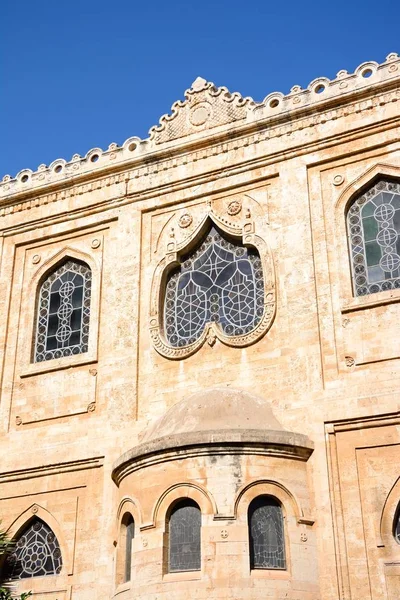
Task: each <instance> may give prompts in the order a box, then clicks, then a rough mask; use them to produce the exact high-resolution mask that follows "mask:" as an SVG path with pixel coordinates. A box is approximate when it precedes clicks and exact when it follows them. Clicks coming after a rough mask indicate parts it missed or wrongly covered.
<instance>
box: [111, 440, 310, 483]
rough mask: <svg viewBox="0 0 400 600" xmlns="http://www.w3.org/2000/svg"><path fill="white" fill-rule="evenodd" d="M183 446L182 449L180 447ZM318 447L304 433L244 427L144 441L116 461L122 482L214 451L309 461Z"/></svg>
mask: <svg viewBox="0 0 400 600" xmlns="http://www.w3.org/2000/svg"><path fill="white" fill-rule="evenodd" d="M177 448H179V453H177V451H176V449H177ZM313 449H314V445H313V443H312V442H311V441H310V439H309V438H308V437H307V436H306V435H303V434H300V433H293V432H291V431H283V430H281V431H272V430H265V431H263V430H261V429H243V430H242V431H238V430H237V429H234V430H226V431H220V430H215V431H200V432H188V433H179V434H174V435H168V436H163V437H160V438H158V439H156V440H153V441H149V442H144V443H142V444H139V445H138V446H136V447H134V448H132V449H131V450H129V451H128V452H125V454H123V455H122V456H121V457H120V458H119V459H118V460H117V461H116V462H115V463H114V465H113V472H112V478H113V480H114V482H115V483H116V484H117V485H118V486H119V484H120V483H121V481H122V480H123V479H124V478H125V477H127V476H128V475H129V474H131V473H134V472H135V471H137V470H139V469H145V468H149V467H151V466H153V465H157V464H161V463H165V462H171V461H175V460H181V459H182V458H196V457H199V456H208V455H209V454H210V452H212V453H213V454H223V455H227V454H231V455H240V456H241V455H243V454H258V455H262V456H274V457H279V458H289V459H295V460H300V461H304V462H306V461H307V460H308V458H309V457H310V455H311V454H312V452H313Z"/></svg>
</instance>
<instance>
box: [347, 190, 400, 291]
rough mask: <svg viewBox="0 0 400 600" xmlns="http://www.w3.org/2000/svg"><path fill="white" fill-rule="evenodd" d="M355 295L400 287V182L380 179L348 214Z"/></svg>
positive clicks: (355, 202)
mask: <svg viewBox="0 0 400 600" xmlns="http://www.w3.org/2000/svg"><path fill="white" fill-rule="evenodd" d="M347 230H348V236H349V243H350V253H351V266H352V276H353V287H354V295H355V296H366V295H367V294H375V293H376V292H381V291H385V290H391V289H394V288H400V183H395V182H392V181H385V180H380V181H378V182H377V183H376V184H375V185H373V186H372V187H371V188H370V189H369V190H367V191H366V192H365V193H364V194H362V195H360V196H359V197H358V198H356V200H355V201H354V202H353V203H352V205H351V206H350V208H349V211H348V213H347Z"/></svg>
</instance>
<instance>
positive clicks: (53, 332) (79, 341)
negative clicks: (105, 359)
mask: <svg viewBox="0 0 400 600" xmlns="http://www.w3.org/2000/svg"><path fill="white" fill-rule="evenodd" d="M91 287H92V273H91V270H90V268H89V267H88V266H87V265H85V264H83V263H79V262H75V261H72V260H68V261H67V262H65V263H64V264H63V265H61V266H59V267H58V268H57V269H56V270H55V271H53V272H52V273H51V274H50V275H49V276H48V277H47V279H45V281H44V282H43V283H42V285H41V288H40V293H39V303H38V309H37V310H38V317H37V331H36V344H35V362H41V361H44V360H51V359H52V358H61V357H62V356H71V355H72V354H80V353H81V352H87V350H88V343H89V318H90V293H91Z"/></svg>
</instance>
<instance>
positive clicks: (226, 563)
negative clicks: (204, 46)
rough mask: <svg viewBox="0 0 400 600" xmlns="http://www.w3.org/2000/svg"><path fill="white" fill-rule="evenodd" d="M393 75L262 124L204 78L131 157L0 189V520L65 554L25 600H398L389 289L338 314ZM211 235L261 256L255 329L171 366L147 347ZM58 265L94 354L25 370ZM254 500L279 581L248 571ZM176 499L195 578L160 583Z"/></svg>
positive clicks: (398, 494)
mask: <svg viewBox="0 0 400 600" xmlns="http://www.w3.org/2000/svg"><path fill="white" fill-rule="evenodd" d="M399 67H400V60H399V58H398V56H397V55H396V54H391V55H389V56H388V57H387V59H386V61H384V62H383V63H382V64H379V65H378V64H377V63H374V62H369V63H364V64H363V65H360V67H359V68H358V69H356V71H355V73H353V74H349V73H347V72H345V71H341V72H339V73H338V75H337V77H336V78H335V79H333V80H332V81H329V80H327V79H326V78H320V79H317V80H315V81H313V82H312V83H311V84H310V85H309V86H308V88H307V89H306V90H302V89H301V88H300V87H299V86H294V87H293V88H292V90H291V91H290V93H289V94H288V95H286V96H284V95H283V94H280V93H273V94H270V95H269V96H267V97H266V98H265V99H264V101H263V102H261V103H256V102H254V101H252V100H251V99H250V98H242V97H241V96H240V95H239V94H236V93H235V94H231V93H229V92H228V90H226V88H218V87H216V86H214V85H213V84H212V83H210V82H206V81H205V80H203V79H201V78H200V79H197V80H196V81H195V82H194V83H193V85H192V87H191V88H190V89H189V90H188V91H187V92H186V94H185V99H184V100H183V101H179V102H177V103H175V104H174V106H173V108H172V111H171V114H170V115H166V116H164V117H162V118H161V119H160V124H159V125H157V126H155V127H154V128H152V130H151V132H150V135H149V137H148V138H147V139H146V140H140V139H138V138H129V139H128V140H127V141H126V142H125V143H124V144H123V145H122V146H121V147H119V146H118V145H117V144H111V145H110V147H109V148H108V150H106V151H102V150H101V149H93V150H91V151H89V152H88V153H87V155H86V156H85V157H83V158H81V157H80V156H78V155H74V157H73V158H72V160H71V161H64V160H57V161H54V162H53V163H52V164H51V165H50V166H49V167H47V166H45V165H41V166H40V167H39V168H38V170H37V171H36V172H31V171H30V170H23V171H21V172H20V173H18V174H17V176H16V177H15V178H12V177H9V176H5V177H4V178H3V182H2V183H1V184H0V198H1V201H0V234H1V235H0V258H1V262H0V265H1V285H0V307H1V314H2V319H0V354H1V356H0V358H1V362H0V364H1V398H0V429H1V432H0V455H1V457H2V461H1V472H0V517H1V520H2V526H3V527H5V528H7V529H9V531H10V533H12V534H18V532H20V531H21V530H22V528H23V527H24V525H26V523H27V522H29V520H30V519H31V518H32V517H33V516H35V515H36V516H38V517H40V518H41V519H43V520H44V521H46V523H47V524H48V525H49V526H50V527H51V528H52V529H53V531H54V533H55V534H56V536H57V539H58V541H59V544H60V548H61V552H62V557H63V568H62V571H61V573H59V574H58V575H57V576H51V577H50V576H49V577H38V578H32V579H29V580H23V581H21V583H20V588H21V590H23V589H25V590H26V589H32V590H33V591H34V594H35V595H34V599H35V600H36V599H37V600H42V598H46V600H47V599H48V600H75V599H77V600H93V598H94V597H95V598H97V600H110V599H111V598H114V597H117V598H120V599H121V600H123V599H126V600H133V599H135V600H166V599H168V600H169V599H170V598H173V599H174V600H187V598H193V599H194V600H196V599H197V600H200V599H206V598H207V600H216V599H224V600H225V599H227V598H234V599H235V600H239V599H243V600H245V599H246V600H261V599H263V600H264V599H265V598H271V599H274V600H283V598H285V599H287V600H320V599H321V600H338V598H340V599H341V600H350V599H352V600H381V599H382V600H394V599H396V600H397V598H399V597H400V588H399V586H400V583H399V582H400V545H399V544H398V543H397V541H396V540H395V538H394V535H393V522H394V518H395V516H396V514H397V513H396V511H397V507H398V504H399V500H400V478H399V469H398V464H399V460H400V455H399V448H400V436H399V425H400V414H399V392H398V390H399V386H400V352H399V344H398V332H397V323H398V321H399V319H400V290H399V289H393V290H388V291H385V292H379V293H377V294H373V295H370V296H365V297H357V298H355V297H354V296H353V291H352V280H351V273H350V268H349V254H348V239H347V231H346V219H345V215H346V210H347V207H348V206H349V204H351V202H352V200H353V199H354V198H355V196H357V194H359V193H361V192H363V191H364V190H365V189H366V188H368V186H370V185H371V184H372V183H373V182H375V181H376V179H377V178H379V177H382V176H384V177H386V178H389V179H396V178H397V179H399V178H400V145H399V141H398V129H399V125H400V119H399V108H398V105H399V101H400V78H399V74H400V69H399ZM211 223H214V224H216V225H217V227H219V228H220V229H221V230H223V231H224V232H225V234H226V235H227V236H228V237H229V236H231V237H232V236H233V237H235V238H236V239H239V240H241V241H242V242H243V243H244V244H247V245H249V246H254V247H256V248H257V249H258V250H259V252H260V257H261V259H262V261H263V264H262V267H263V272H264V274H265V295H264V296H265V298H264V299H265V301H264V317H263V322H262V323H261V325H260V327H259V329H258V330H257V331H255V332H250V333H249V332H247V333H246V332H244V333H243V334H242V335H240V336H238V339H231V340H230V339H229V336H225V337H224V335H222V334H221V332H220V331H219V330H218V327H217V325H216V324H215V323H210V324H208V325H207V326H206V328H205V330H204V336H203V338H202V339H201V340H200V342H201V343H200V342H199V343H198V344H197V345H196V344H195V345H194V346H193V347H192V348H191V350H190V352H185V351H184V349H182V348H178V347H176V348H172V347H169V346H168V344H166V342H165V340H163V339H162V336H163V332H162V323H161V321H162V298H163V293H164V287H163V286H164V282H165V277H166V274H167V273H168V272H169V269H171V268H173V266H174V265H176V264H177V260H178V259H179V257H180V256H181V255H184V254H185V252H187V251H188V250H189V249H192V248H193V247H194V246H195V245H196V243H197V242H198V240H199V239H200V238H201V236H202V235H203V234H204V232H205V230H206V228H207V226H209V225H210V224H211ZM67 256H69V257H72V258H74V259H77V260H81V261H83V262H85V263H86V264H88V265H89V266H90V268H91V270H92V281H93V284H92V296H91V316H90V335H89V348H88V352H85V353H83V354H79V355H75V356H71V357H64V358H59V359H54V360H51V361H46V362H43V363H32V343H33V342H32V340H33V338H34V330H35V324H36V298H37V289H38V285H39V284H40V282H41V281H42V279H43V277H44V276H45V275H46V273H48V271H49V269H51V268H53V267H54V265H56V264H58V262H59V261H60V260H63V258H65V257H67ZM239 338H240V339H239ZM262 494H264V495H272V496H275V497H276V498H277V499H278V500H279V501H280V502H281V504H282V510H283V514H284V529H285V547H286V560H287V569H286V570H282V571H280V570H272V569H270V570H260V571H259V570H251V569H250V561H249V538H248V527H247V511H248V507H249V505H250V503H251V501H252V499H253V498H255V497H256V496H258V495H262ZM187 497H189V498H192V499H193V500H194V501H195V502H197V503H198V505H199V506H200V508H201V511H202V529H201V536H202V539H201V543H202V568H201V571H199V572H192V573H184V572H182V573H167V572H166V571H167V550H166V548H167V536H168V524H167V519H168V514H169V510H170V508H171V506H172V505H173V503H174V502H175V501H177V500H179V499H180V498H187ZM128 512H129V513H131V514H132V515H133V517H134V520H135V538H134V541H133V545H132V571H131V580H130V581H129V582H125V583H123V582H122V580H123V573H124V570H123V564H122V562H121V561H123V559H124V552H125V550H124V548H125V546H124V542H125V539H124V537H123V533H122V529H121V520H122V519H123V517H124V515H125V514H126V513H128Z"/></svg>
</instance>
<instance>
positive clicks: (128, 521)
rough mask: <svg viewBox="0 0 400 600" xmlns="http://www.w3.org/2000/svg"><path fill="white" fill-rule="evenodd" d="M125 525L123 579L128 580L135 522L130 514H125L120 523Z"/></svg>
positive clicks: (129, 577)
mask: <svg viewBox="0 0 400 600" xmlns="http://www.w3.org/2000/svg"><path fill="white" fill-rule="evenodd" d="M122 526H123V527H125V573H124V581H130V579H131V567H132V542H133V538H134V537H135V522H134V520H133V517H132V516H131V515H129V514H128V515H127V516H126V517H125V518H124V520H123V523H122Z"/></svg>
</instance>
